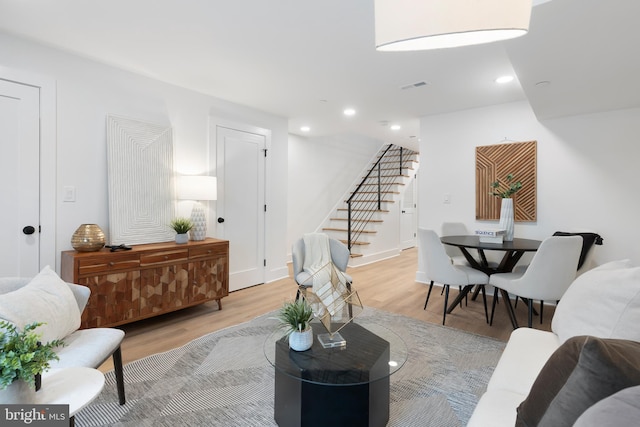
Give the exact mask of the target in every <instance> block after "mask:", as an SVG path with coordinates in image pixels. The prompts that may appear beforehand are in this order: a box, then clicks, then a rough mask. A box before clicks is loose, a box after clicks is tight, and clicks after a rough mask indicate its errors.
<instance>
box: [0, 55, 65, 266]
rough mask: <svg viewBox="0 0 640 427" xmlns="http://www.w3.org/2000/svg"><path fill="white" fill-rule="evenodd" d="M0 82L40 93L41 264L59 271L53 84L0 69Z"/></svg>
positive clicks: (36, 76)
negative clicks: (28, 87) (24, 86)
mask: <svg viewBox="0 0 640 427" xmlns="http://www.w3.org/2000/svg"><path fill="white" fill-rule="evenodd" d="M0 79H2V80H6V81H8V82H11V83H17V84H22V85H26V86H33V87H36V88H38V89H39V91H40V171H39V172H40V195H39V197H40V212H39V216H40V228H41V230H40V262H39V267H40V269H42V268H43V267H44V266H46V265H49V266H52V268H54V269H55V270H56V271H60V257H59V256H58V251H57V249H56V248H57V230H56V212H57V207H56V200H57V194H58V193H57V179H56V170H57V167H56V166H57V158H56V151H57V150H56V148H57V147H56V146H57V139H56V132H57V128H56V81H55V80H54V79H53V78H52V77H49V76H44V75H41V74H37V73H32V72H27V71H23V70H17V69H13V68H9V67H2V66H0Z"/></svg>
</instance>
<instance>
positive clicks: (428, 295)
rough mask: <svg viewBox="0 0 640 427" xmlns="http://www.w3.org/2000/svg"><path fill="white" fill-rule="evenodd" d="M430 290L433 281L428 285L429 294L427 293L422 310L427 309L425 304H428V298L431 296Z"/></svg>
mask: <svg viewBox="0 0 640 427" xmlns="http://www.w3.org/2000/svg"><path fill="white" fill-rule="evenodd" d="M431 289H433V280H432V281H431V284H430V285H429V292H427V299H426V301H425V302H424V308H423V310H426V309H427V303H428V302H429V297H430V296H431Z"/></svg>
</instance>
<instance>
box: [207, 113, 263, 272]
mask: <svg viewBox="0 0 640 427" xmlns="http://www.w3.org/2000/svg"><path fill="white" fill-rule="evenodd" d="M218 127H224V128H227V129H232V130H237V131H240V132H247V133H253V134H256V135H261V136H263V137H264V143H265V150H267V152H269V150H270V149H271V130H270V129H266V128H261V127H258V126H254V125H250V124H247V123H242V122H236V121H233V120H228V119H224V118H222V117H218V116H209V135H208V140H209V144H208V147H207V149H208V150H209V172H210V175H212V176H216V177H217V176H218V163H217V159H218V136H217V128H218ZM269 170H270V156H269V155H266V158H265V163H264V204H265V206H267V205H268V203H269V202H268V200H269V199H270V198H269V191H268V190H269V186H268V185H267V177H268V176H269ZM218 185H220V183H218ZM218 195H220V192H218ZM214 216H215V218H213V217H212V216H210V218H209V224H208V227H211V228H209V229H210V230H211V229H213V230H215V235H216V236H217V237H220V234H219V233H218V226H217V221H215V220H216V219H217V217H218V216H219V212H218V210H217V207H216V214H215V215H214ZM268 224H269V209H267V210H266V211H265V212H264V229H263V230H262V232H263V236H262V241H263V248H262V249H263V254H264V259H265V261H266V264H267V265H264V266H262V273H261V276H262V283H266V282H267V271H268V270H267V266H268V264H269V259H268V253H269V252H268V250H267V248H268V247H269V242H268V240H267V236H268V234H269V233H267V228H268Z"/></svg>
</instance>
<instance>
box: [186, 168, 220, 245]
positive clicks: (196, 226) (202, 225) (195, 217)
mask: <svg viewBox="0 0 640 427" xmlns="http://www.w3.org/2000/svg"><path fill="white" fill-rule="evenodd" d="M177 192H178V198H179V199H181V200H193V202H194V203H193V209H192V210H191V222H193V228H192V229H191V231H190V234H191V240H204V239H205V237H207V215H206V213H205V210H204V206H202V203H200V202H201V201H208V200H216V199H217V196H218V187H217V181H216V177H215V176H206V175H203V176H181V177H179V178H178V188H177Z"/></svg>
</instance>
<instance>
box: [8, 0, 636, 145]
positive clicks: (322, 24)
mask: <svg viewBox="0 0 640 427" xmlns="http://www.w3.org/2000/svg"><path fill="white" fill-rule="evenodd" d="M534 4H535V6H534V8H533V11H532V16H531V24H530V31H529V33H528V34H527V35H525V36H523V37H520V38H517V39H514V40H509V41H505V42H497V43H492V44H486V45H478V46H470V47H462V48H455V49H443V50H435V51H419V52H377V51H376V50H375V46H374V15H373V9H374V6H373V0H347V1H345V0H322V1H310V0H271V1H265V0H234V1H229V0H226V1H223V0H136V1H131V0H110V1H104V2H96V1H86V0H56V1H50V0H0V31H4V32H6V33H10V34H14V35H18V36H22V37H25V38H29V39H31V40H35V41H37V42H41V43H43V44H46V45H50V46H54V47H57V48H61V49H64V50H66V51H69V52H73V53H75V54H78V55H81V56H84V57H87V58H92V59H95V60H98V61H101V62H104V63H106V64H110V65H113V66H116V67H120V68H123V69H126V70H130V71H133V72H136V73H139V74H143V75H145V76H149V77H152V78H155V79H158V80H162V81H165V82H169V83H172V84H175V85H178V86H182V87H185V88H189V89H192V90H195V91H198V92H202V93H206V94H209V95H212V96H215V97H217V98H221V99H225V100H228V101H232V102H235V103H238V104H242V105H246V106H250V107H253V108H256V109H259V110H262V111H266V112H269V113H273V114H275V115H278V116H283V117H286V118H288V120H289V130H290V132H291V133H294V134H300V135H308V136H326V135H337V134H358V135H366V136H368V137H371V138H376V139H380V140H383V141H386V142H394V143H397V144H400V145H404V146H406V147H411V148H416V149H417V147H418V136H419V132H420V130H419V118H420V117H422V116H426V115H432V114H439V113H446V112H451V111H458V110H463V109H468V108H475V107H481V106H488V105H495V104H501V103H506V102H512V101H518V100H525V99H527V100H528V101H529V103H530V104H531V106H532V108H533V110H534V112H535V114H536V115H537V117H538V118H539V119H549V118H554V117H561V116H566V115H573V114H582V113H588V112H596V111H603V110H610V109H619V108H628V107H637V106H640V79H639V78H638V76H639V75H640V55H638V51H639V47H640V46H639V44H640V38H639V37H638V33H637V31H635V30H633V28H634V26H635V25H636V20H637V17H638V16H640V1H638V0H606V1H605V0H553V1H549V0H537V1H534ZM0 51H1V46H0ZM1 61H2V59H1V56H0V62H1ZM514 73H515V75H516V79H515V80H514V81H513V82H512V83H509V84H505V85H498V84H496V83H495V82H494V79H495V78H496V77H498V76H501V75H504V74H514ZM545 81H546V82H549V83H548V84H539V82H545ZM420 82H424V83H426V84H424V85H422V86H419V87H416V86H414V85H415V84H416V83H420ZM406 87H409V88H406ZM403 88H404V89H403ZM345 107H353V108H355V109H356V110H357V113H356V115H355V116H353V117H345V116H344V115H343V114H342V111H343V109H344V108H345ZM391 124H399V125H400V126H401V129H400V130H397V131H392V130H391V129H390V125H391ZM302 125H308V126H310V128H311V130H310V131H309V132H307V133H302V132H301V131H300V127H301V126H302Z"/></svg>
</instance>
